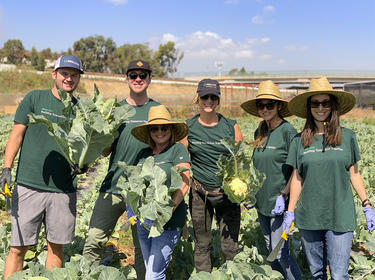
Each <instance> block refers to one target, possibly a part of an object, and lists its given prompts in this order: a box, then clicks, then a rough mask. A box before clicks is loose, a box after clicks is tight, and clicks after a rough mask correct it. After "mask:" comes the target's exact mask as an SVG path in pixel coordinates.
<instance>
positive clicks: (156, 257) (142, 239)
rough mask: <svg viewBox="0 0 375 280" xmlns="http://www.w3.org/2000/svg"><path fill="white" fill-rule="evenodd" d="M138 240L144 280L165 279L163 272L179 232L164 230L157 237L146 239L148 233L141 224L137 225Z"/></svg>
mask: <svg viewBox="0 0 375 280" xmlns="http://www.w3.org/2000/svg"><path fill="white" fill-rule="evenodd" d="M137 230H138V239H139V243H140V245H141V249H142V255H143V260H144V262H145V266H146V278H145V280H151V279H152V280H154V279H163V280H164V279H165V270H166V269H167V267H168V264H169V262H170V259H171V255H172V253H173V249H174V248H175V247H176V244H177V242H178V239H179V238H180V234H181V230H165V231H164V232H163V233H162V234H161V235H160V236H158V237H151V238H148V234H149V233H150V232H149V231H148V230H147V229H145V228H144V227H143V225H142V224H140V223H138V224H137Z"/></svg>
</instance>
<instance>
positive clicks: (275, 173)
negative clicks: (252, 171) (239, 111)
mask: <svg viewBox="0 0 375 280" xmlns="http://www.w3.org/2000/svg"><path fill="white" fill-rule="evenodd" d="M257 134H258V130H256V131H255V137H256V136H257ZM296 134H297V130H296V129H295V128H294V127H293V126H292V125H291V124H290V123H289V122H287V121H283V122H282V123H281V124H280V125H279V126H278V127H276V128H275V129H274V130H271V131H270V132H269V135H268V137H267V139H265V141H264V144H263V147H261V148H255V149H254V153H253V161H254V166H255V167H256V168H257V169H258V170H259V171H261V172H263V173H265V174H266V180H265V181H264V183H263V186H262V188H261V189H260V190H259V191H258V193H257V194H256V199H257V202H256V208H257V210H258V211H259V212H260V213H261V214H262V215H264V216H269V217H273V216H274V215H272V214H271V211H272V209H273V208H274V206H275V202H276V199H277V197H278V196H279V195H280V193H281V192H282V190H283V189H284V188H285V186H286V184H287V183H288V180H289V177H290V175H291V174H292V171H293V168H292V167H291V166H289V165H287V164H286V163H285V162H286V159H287V157H288V151H289V146H290V143H291V142H292V139H293V137H294V136H295V135H296Z"/></svg>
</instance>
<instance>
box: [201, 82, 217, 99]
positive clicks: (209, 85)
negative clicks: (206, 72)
mask: <svg viewBox="0 0 375 280" xmlns="http://www.w3.org/2000/svg"><path fill="white" fill-rule="evenodd" d="M197 92H198V95H199V96H205V95H207V94H213V95H216V96H220V84H219V82H218V81H216V80H212V79H203V80H201V81H200V82H199V84H198V88H197Z"/></svg>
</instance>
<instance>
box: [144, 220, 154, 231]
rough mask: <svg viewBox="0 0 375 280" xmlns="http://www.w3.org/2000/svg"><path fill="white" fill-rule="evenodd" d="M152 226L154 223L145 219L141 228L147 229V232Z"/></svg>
mask: <svg viewBox="0 0 375 280" xmlns="http://www.w3.org/2000/svg"><path fill="white" fill-rule="evenodd" d="M153 224H154V221H153V220H150V219H145V220H144V221H143V226H144V227H145V228H146V229H147V230H151V227H152V225H153Z"/></svg>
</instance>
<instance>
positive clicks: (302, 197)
mask: <svg viewBox="0 0 375 280" xmlns="http://www.w3.org/2000/svg"><path fill="white" fill-rule="evenodd" d="M354 105H355V97H354V96H353V95H352V94H351V93H349V92H344V91H338V90H333V89H332V86H331V85H330V83H329V82H328V80H327V78H326V77H323V78H319V79H312V80H311V81H310V87H309V90H308V91H307V92H305V93H303V94H300V95H297V96H296V97H294V98H293V99H292V100H291V101H290V102H289V106H288V108H289V111H290V112H291V113H292V114H294V115H296V116H298V117H301V118H305V119H306V123H305V127H304V128H303V130H302V132H301V133H300V134H298V135H297V136H296V137H295V138H294V139H293V142H292V144H291V146H290V150H289V155H288V159H287V164H289V165H291V166H293V168H294V171H293V174H292V179H291V187H290V198H289V206H288V211H287V212H286V214H285V218H284V222H283V228H284V229H286V228H289V227H290V225H291V223H292V222H293V221H294V218H295V223H296V227H298V229H299V232H300V236H301V241H302V247H303V250H304V252H305V254H306V257H307V260H308V263H309V268H310V272H311V275H312V276H311V279H327V271H326V266H327V264H328V265H329V270H330V274H331V278H332V279H349V275H348V267H349V258H350V250H351V245H352V239H353V231H354V229H355V228H356V213H355V205H354V199H353V192H352V188H351V187H350V185H352V186H353V188H354V190H355V191H356V193H357V194H358V196H359V198H360V199H361V201H362V206H363V211H364V213H365V216H366V220H367V226H368V230H369V232H372V231H373V230H374V228H375V214H374V211H373V209H372V207H371V203H370V201H369V200H368V198H367V195H366V191H365V187H364V184H363V180H362V178H361V175H360V173H359V171H358V161H359V160H360V154H359V148H358V143H357V139H356V136H355V133H354V132H353V131H351V130H349V129H347V128H344V127H341V126H340V115H343V114H345V113H347V112H349V111H350V110H351V109H352V108H353V107H354ZM297 202H298V203H297ZM296 207H297V208H296ZM295 208H296V209H295ZM294 210H295V212H294ZM294 213H295V214H294Z"/></svg>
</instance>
